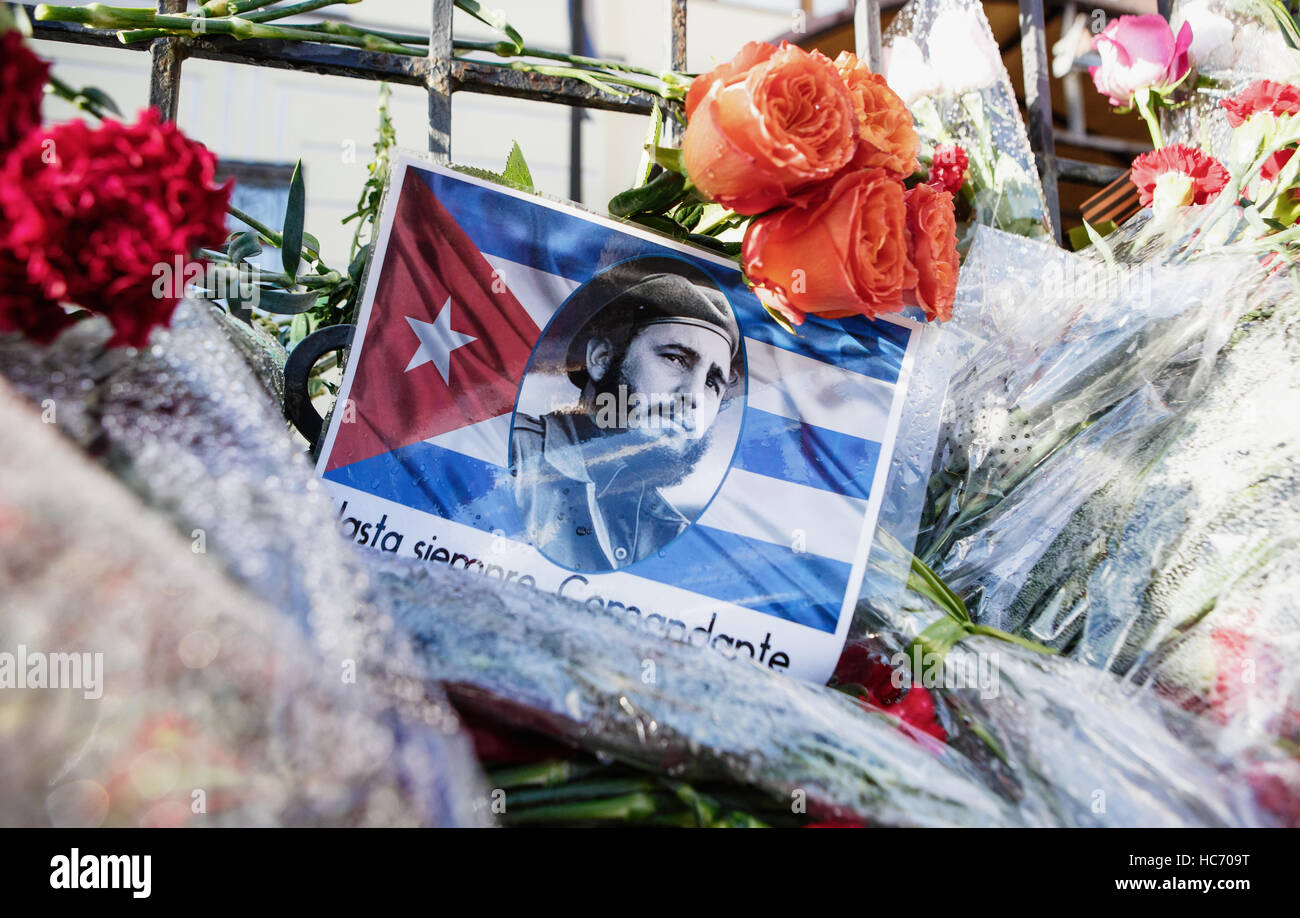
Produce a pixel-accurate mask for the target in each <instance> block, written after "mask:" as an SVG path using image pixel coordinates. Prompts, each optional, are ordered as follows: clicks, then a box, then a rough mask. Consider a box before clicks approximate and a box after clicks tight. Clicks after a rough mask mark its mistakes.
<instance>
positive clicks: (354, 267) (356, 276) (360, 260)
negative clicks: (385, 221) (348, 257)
mask: <svg viewBox="0 0 1300 918" xmlns="http://www.w3.org/2000/svg"><path fill="white" fill-rule="evenodd" d="M374 248H375V244H374V243H373V242H369V243H367V244H365V245H363V246H362V247H361V248H360V249H358V250H357V254H356V256H355V257H354V258H353V259H352V262H351V264H349V265H348V277H350V278H352V280H354V281H356V282H358V283H359V282H360V280H361V272H362V271H364V270H365V268H366V262H368V261H369V260H370V253H371V252H372V251H374Z"/></svg>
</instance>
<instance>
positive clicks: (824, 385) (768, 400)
mask: <svg viewBox="0 0 1300 918" xmlns="http://www.w3.org/2000/svg"><path fill="white" fill-rule="evenodd" d="M745 358H746V360H747V361H748V364H749V401H748V404H749V405H751V406H752V407H754V408H758V409H759V410H760V411H767V412H770V413H772V414H779V415H780V416H781V417H785V418H791V419H792V420H796V421H802V422H803V423H805V424H811V425H813V426H814V427H824V428H826V429H827V430H834V431H836V432H837V433H842V434H848V435H849V436H851V437H861V438H862V439H864V440H874V441H875V442H877V443H881V442H883V441H884V439H885V428H886V426H887V425H888V423H889V405H890V402H891V401H892V400H893V397H894V387H893V386H892V385H890V384H889V383H887V382H883V381H882V380H879V379H872V378H871V377H870V376H863V375H862V374H861V373H854V372H851V371H849V370H845V369H842V368H841V367H837V366H835V365H834V364H829V363H822V362H821V361H820V360H814V359H813V358H811V357H805V356H804V355H803V354H796V353H794V352H793V351H787V350H786V349H785V348H780V347H774V346H772V345H770V344H765V343H764V342H762V341H755V340H754V339H753V338H746V339H745ZM855 541H856V539H855Z"/></svg>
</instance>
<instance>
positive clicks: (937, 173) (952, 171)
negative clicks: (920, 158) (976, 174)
mask: <svg viewBox="0 0 1300 918" xmlns="http://www.w3.org/2000/svg"><path fill="white" fill-rule="evenodd" d="M969 168H970V157H969V156H967V155H966V151H965V150H963V149H962V148H961V147H959V146H958V145H957V144H955V143H944V144H940V145H939V146H937V147H935V149H934V161H933V163H932V164H931V166H930V181H929V182H928V184H929V185H931V186H932V187H934V188H937V189H939V190H940V191H946V192H948V193H949V194H950V195H952V196H953V197H956V196H957V195H958V194H960V193H961V186H962V185H964V184H966V170H967V169H969Z"/></svg>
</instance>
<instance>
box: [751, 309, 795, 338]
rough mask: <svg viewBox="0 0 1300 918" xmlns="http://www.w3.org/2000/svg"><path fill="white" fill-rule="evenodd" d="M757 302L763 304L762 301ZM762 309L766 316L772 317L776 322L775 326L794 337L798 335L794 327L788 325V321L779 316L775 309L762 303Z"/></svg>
mask: <svg viewBox="0 0 1300 918" xmlns="http://www.w3.org/2000/svg"><path fill="white" fill-rule="evenodd" d="M759 302H760V303H763V301H762V300H759ZM763 308H764V309H766V310H767V314H768V315H769V316H771V317H772V319H773V320H774V321H775V322H776V324H777V325H779V326H781V327H782V328H783V329H785V330H786V331H787V332H789V333H790V334H792V335H795V336H796V337H798V336H799V333H798V332H797V331H795V330H794V326H793V325H791V324H790V320H789V319H787V318H786V317H785V316H783V315H781V313H779V312H777V311H776V310H775V309H773V308H772V307H771V306H769V305H767V304H766V303H763Z"/></svg>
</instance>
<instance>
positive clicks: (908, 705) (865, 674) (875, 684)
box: [831, 639, 948, 742]
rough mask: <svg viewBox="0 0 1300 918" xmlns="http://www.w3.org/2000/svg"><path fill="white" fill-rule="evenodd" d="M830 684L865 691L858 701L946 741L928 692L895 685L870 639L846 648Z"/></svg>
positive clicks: (882, 653)
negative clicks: (905, 689)
mask: <svg viewBox="0 0 1300 918" xmlns="http://www.w3.org/2000/svg"><path fill="white" fill-rule="evenodd" d="M900 681H901V680H900ZM831 682H832V684H834V685H842V686H851V685H856V686H860V687H862V688H865V689H866V690H867V693H866V694H865V695H859V696H858V700H859V701H861V702H863V703H865V704H869V705H871V706H872V707H874V708H879V709H880V710H882V711H884V712H885V713H887V714H891V715H893V716H894V717H897V718H899V719H900V720H901V721H902V722H903V723H905V724H907V725H908V726H909V727H911V728H912V729H913V730H917V731H919V732H921V733H926V734H929V735H930V736H933V737H934V738H935V739H937V740H939V741H940V742H946V741H947V739H948V733H947V731H945V730H944V729H943V726H942V725H941V724H940V723H939V718H938V717H937V716H936V714H935V711H934V699H933V698H932V697H931V696H930V692H929V691H928V690H927V689H926V688H924V687H923V686H920V685H916V684H913V685H912V687H911V688H909V689H908V690H907V693H906V694H903V689H902V687H901V686H900V685H896V684H895V680H894V667H893V664H892V663H891V662H890V657H889V656H887V655H886V652H885V649H884V647H883V646H882V645H880V644H878V643H877V642H875V641H873V640H871V639H868V640H865V641H858V642H855V643H852V644H847V645H845V647H844V651H843V652H842V653H841V654H840V660H839V663H837V664H836V666H835V675H834V676H833V677H832V679H831Z"/></svg>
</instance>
